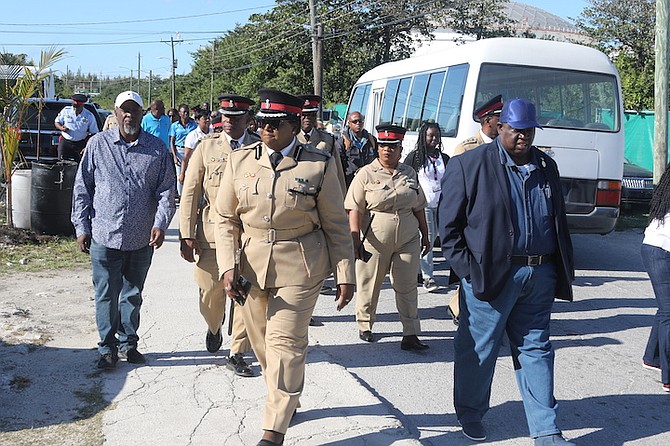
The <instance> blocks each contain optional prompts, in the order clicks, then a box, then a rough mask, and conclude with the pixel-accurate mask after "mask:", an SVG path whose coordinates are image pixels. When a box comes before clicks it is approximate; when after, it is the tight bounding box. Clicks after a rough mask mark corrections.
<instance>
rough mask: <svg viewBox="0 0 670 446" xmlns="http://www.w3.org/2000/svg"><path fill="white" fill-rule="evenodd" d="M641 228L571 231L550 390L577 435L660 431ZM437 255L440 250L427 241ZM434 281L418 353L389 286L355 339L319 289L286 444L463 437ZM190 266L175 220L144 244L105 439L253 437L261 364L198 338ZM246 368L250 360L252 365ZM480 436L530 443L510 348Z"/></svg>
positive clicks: (669, 404)
mask: <svg viewBox="0 0 670 446" xmlns="http://www.w3.org/2000/svg"><path fill="white" fill-rule="evenodd" d="M641 241H642V231H640V230H628V231H625V232H615V233H612V234H610V235H607V236H598V235H575V236H573V243H574V246H575V257H576V266H577V279H576V281H575V284H574V291H575V301H574V302H556V304H555V306H554V314H553V321H552V342H553V344H554V346H555V348H556V373H555V375H556V383H555V386H556V397H557V399H558V400H559V408H560V414H559V424H560V426H561V427H562V429H563V430H564V435H565V436H566V437H567V438H569V439H572V440H574V441H575V442H576V443H577V444H578V445H589V446H615V445H668V444H670V432H668V428H669V427H670V395H668V394H666V393H664V392H662V391H661V384H660V382H659V378H660V376H659V375H660V374H658V373H654V372H652V371H649V370H647V369H644V368H642V366H641V364H642V360H641V355H642V351H643V348H644V345H645V342H646V338H647V335H648V331H649V328H648V327H649V326H650V324H651V320H652V316H653V314H654V313H655V302H654V300H653V293H652V290H651V286H650V284H649V280H648V278H647V275H646V273H645V272H644V270H643V268H642V262H641V259H640V251H639V248H640V243H641ZM436 254H438V253H437V251H436ZM436 264H437V268H438V271H437V281H438V282H439V283H440V284H441V285H443V286H445V287H443V288H442V290H440V291H439V292H437V293H430V294H428V293H425V292H424V291H423V290H422V289H421V288H420V289H419V306H420V316H421V320H422V330H423V334H422V335H421V336H420V338H421V339H422V340H424V341H426V342H427V343H428V344H429V345H430V349H429V350H428V351H427V352H425V353H412V352H405V351H402V350H401V349H400V339H401V326H400V322H399V319H398V315H397V312H396V309H395V302H394V298H393V292H392V290H391V288H390V284H388V282H387V283H386V285H385V286H384V289H383V291H382V296H381V299H380V304H379V309H378V322H377V323H376V325H375V327H374V331H375V333H376V334H377V335H378V338H379V340H378V341H377V342H375V343H373V344H368V343H364V342H362V341H360V340H359V339H358V335H357V328H356V324H355V322H354V317H353V305H350V306H349V307H347V308H345V309H344V310H343V311H341V312H337V311H336V310H335V302H334V301H333V299H334V297H333V296H325V295H324V296H321V298H320V300H319V302H318V304H317V307H316V310H315V313H314V314H315V319H316V320H317V322H318V323H319V326H317V327H312V328H311V329H310V349H309V356H308V365H307V371H306V375H307V376H306V383H305V390H304V393H303V397H302V398H301V408H300V409H299V410H298V413H297V415H296V416H295V418H294V420H293V422H292V424H291V427H290V428H289V431H288V434H287V436H286V440H285V443H284V444H285V445H287V446H290V445H333V446H334V445H347V446H349V445H351V446H357V445H361V446H362V445H366V446H376V445H379V446H382V445H397V446H404V445H455V446H458V445H469V444H473V442H471V441H470V440H467V439H466V438H465V437H463V436H462V433H461V431H460V428H459V427H458V424H457V420H456V417H455V415H454V409H453V403H452V401H453V399H452V391H453V386H452V382H453V338H454V335H455V329H456V327H455V326H454V325H453V323H452V321H451V320H450V319H449V318H448V316H447V313H446V311H445V306H446V303H447V302H448V294H449V293H450V292H451V291H452V290H453V288H447V287H446V284H447V281H448V273H447V270H446V266H445V264H444V260H443V259H442V258H441V256H439V254H438V256H437V258H436ZM192 269H193V267H192V265H190V264H188V263H186V262H185V261H183V260H182V259H181V258H180V257H179V252H178V240H177V230H176V219H175V221H173V224H172V226H171V229H170V230H169V232H168V237H167V241H166V243H165V245H164V246H163V247H162V248H160V249H159V250H158V251H157V252H156V255H155V257H154V262H153V265H152V268H151V270H150V272H149V277H148V281H147V285H146V289H145V296H144V305H143V308H142V325H141V329H140V336H141V340H140V346H139V348H140V351H142V352H144V353H145V354H146V356H147V359H148V363H147V365H145V366H143V367H134V366H131V365H129V364H127V363H125V362H121V363H119V367H118V368H117V370H116V371H114V372H111V373H109V374H106V375H105V381H104V382H105V384H104V394H105V397H106V398H107V399H109V400H110V401H112V404H111V405H110V407H109V409H108V410H107V411H106V413H105V416H104V418H103V424H104V426H103V432H104V436H105V439H106V442H105V444H107V445H122V444H127V443H128V439H129V438H133V439H134V443H135V444H147V445H148V444H164V445H212V444H224V445H231V446H237V445H244V446H246V445H255V444H256V442H257V441H258V440H259V438H260V434H261V431H260V422H261V415H262V408H263V402H264V395H265V384H264V381H263V378H262V376H256V377H254V378H241V377H237V376H235V375H234V374H233V373H232V372H231V371H230V370H228V369H227V368H226V367H225V366H224V364H225V356H226V355H227V354H228V350H227V345H228V340H227V339H226V340H225V341H224V346H223V347H222V349H221V351H220V352H219V353H218V354H215V355H212V354H210V353H208V352H207V351H206V350H205V347H204V338H205V332H206V326H205V324H204V322H203V320H202V318H201V316H200V314H199V312H198V304H197V296H198V294H197V288H196V286H195V283H194V281H193V276H192ZM254 369H255V371H256V372H257V373H259V368H258V366H257V364H254ZM484 422H485V425H486V427H487V430H488V434H489V438H488V440H487V442H486V443H485V444H491V445H532V440H531V439H530V438H528V437H527V435H528V431H527V427H526V422H525V418H524V413H523V407H522V404H521V401H520V399H519V394H518V390H517V387H516V381H515V378H514V372H513V367H512V361H511V359H510V357H509V350H508V349H506V348H503V351H502V353H501V356H500V359H499V361H498V366H497V370H496V375H495V378H494V384H493V391H492V398H491V410H490V411H489V413H488V414H487V416H486V417H485V419H484Z"/></svg>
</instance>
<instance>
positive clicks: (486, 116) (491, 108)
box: [454, 95, 503, 156]
mask: <svg viewBox="0 0 670 446" xmlns="http://www.w3.org/2000/svg"><path fill="white" fill-rule="evenodd" d="M502 107H503V103H502V95H498V96H495V97H494V98H492V99H490V100H488V101H486V102H485V103H484V104H482V105H480V106H479V107H477V108H476V109H475V116H476V117H477V120H478V121H479V123H480V124H481V127H482V128H481V129H480V130H479V131H478V132H477V134H476V135H474V136H471V137H470V138H468V139H466V140H464V141H462V142H460V143H459V144H458V145H457V146H456V147H454V156H455V155H460V154H461V153H463V152H466V151H468V150H472V149H474V148H475V147H479V146H481V145H482V144H488V143H490V142H491V141H493V140H494V139H495V137H496V136H498V120H499V118H500V112H501V111H502Z"/></svg>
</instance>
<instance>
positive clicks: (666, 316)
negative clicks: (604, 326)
mask: <svg viewBox="0 0 670 446" xmlns="http://www.w3.org/2000/svg"><path fill="white" fill-rule="evenodd" d="M642 262H643V263H644V267H645V269H646V270H647V273H648V274H649V278H650V279H651V286H652V287H653V288H654V294H655V295H656V304H657V305H658V311H657V312H656V316H654V322H653V323H652V325H651V333H649V340H648V341H647V348H646V349H645V351H644V356H643V357H642V360H643V361H644V362H646V363H648V364H652V365H655V366H658V367H660V368H661V380H662V381H663V384H670V252H668V251H666V250H665V249H662V248H657V247H655V246H651V245H645V244H642Z"/></svg>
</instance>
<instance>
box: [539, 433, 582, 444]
mask: <svg viewBox="0 0 670 446" xmlns="http://www.w3.org/2000/svg"><path fill="white" fill-rule="evenodd" d="M535 446H576V445H575V444H574V443H572V442H570V441H568V440H566V439H565V438H563V436H562V435H561V434H554V435H544V436H542V437H537V438H536V439H535Z"/></svg>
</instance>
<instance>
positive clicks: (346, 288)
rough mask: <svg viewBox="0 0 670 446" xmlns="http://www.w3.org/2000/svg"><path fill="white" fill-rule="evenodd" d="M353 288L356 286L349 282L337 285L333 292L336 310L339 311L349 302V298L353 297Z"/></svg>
mask: <svg viewBox="0 0 670 446" xmlns="http://www.w3.org/2000/svg"><path fill="white" fill-rule="evenodd" d="M355 288H356V287H355V286H354V285H353V284H351V283H340V284H338V285H337V293H336V294H335V301H336V302H337V311H340V310H341V309H342V308H344V307H346V306H347V305H348V304H349V302H351V299H353V297H354V289H355Z"/></svg>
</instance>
